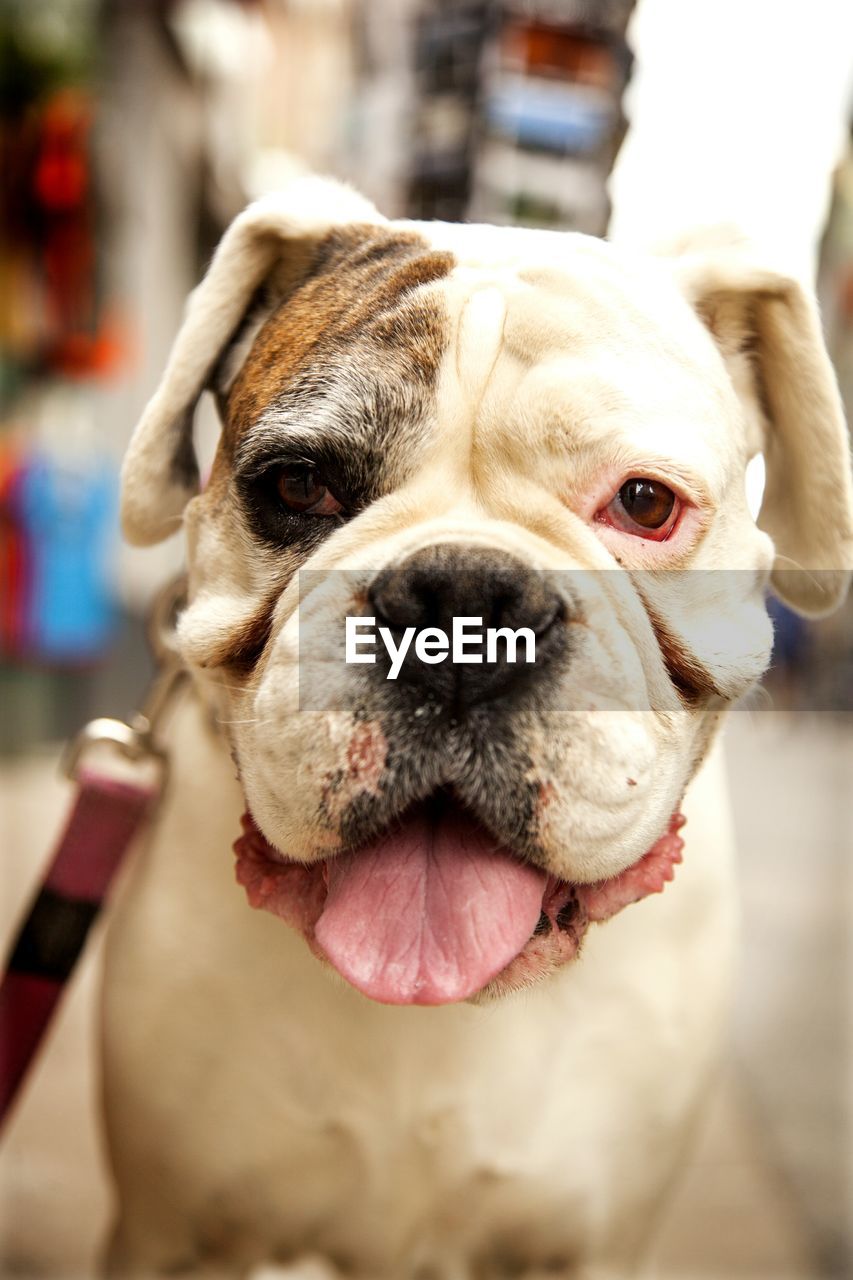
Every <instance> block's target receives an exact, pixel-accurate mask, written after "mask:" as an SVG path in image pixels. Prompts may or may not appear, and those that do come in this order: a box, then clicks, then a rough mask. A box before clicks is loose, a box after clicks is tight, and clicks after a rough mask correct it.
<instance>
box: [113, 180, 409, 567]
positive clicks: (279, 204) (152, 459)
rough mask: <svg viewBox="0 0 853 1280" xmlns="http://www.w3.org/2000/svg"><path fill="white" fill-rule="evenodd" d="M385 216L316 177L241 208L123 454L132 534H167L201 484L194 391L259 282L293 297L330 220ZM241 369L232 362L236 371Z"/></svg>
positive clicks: (137, 539) (140, 537)
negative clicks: (195, 443) (194, 429)
mask: <svg viewBox="0 0 853 1280" xmlns="http://www.w3.org/2000/svg"><path fill="white" fill-rule="evenodd" d="M384 221H385V219H384V218H382V217H381V215H380V214H379V213H377V211H376V209H375V208H374V207H373V205H372V204H370V202H369V201H368V200H365V199H364V198H363V197H362V196H359V195H358V194H357V193H356V192H355V191H353V190H352V189H351V188H349V187H346V186H344V185H342V184H341V183H338V182H336V181H334V180H333V179H329V178H317V177H306V178H299V179H296V180H295V181H294V182H293V183H292V184H291V185H290V186H288V187H287V188H286V189H285V191H284V192H282V193H281V194H277V195H272V196H266V197H264V198H263V199H261V200H258V201H257V202H256V203H254V204H251V205H249V206H248V208H246V209H244V211H243V212H242V213H241V214H240V215H239V216H238V217H237V218H235V220H234V222H232V224H231V226H230V227H229V228H228V230H227V231H226V232H225V235H224V236H223V237H222V240H221V241H220V244H219V247H218V248H217V250H216V253H215V254H214V256H213V260H212V262H211V264H210V267H209V269H208V271H207V274H206V276H205V277H204V279H203V280H202V282H201V284H199V285H198V287H197V288H196V289H195V290H194V291H193V293H192V294H191V295H190V297H189V300H188V303H187V307H186V312H185V315H184V321H183V324H182V326H181V329H180V331H179V333H178V336H177V338H176V339H175V342H174V345H173V347H172V351H171V354H170V356H169V361H168V364H167V366H166V371H165V373H164V374H163V378H162V380H161V382H160V385H159V386H158V388H157V390H156V391H155V393H154V395H153V396H152V398H151V400H150V401H149V403H148V405H147V407H146V409H145V412H144V413H143V415H142V418H141V419H140V421H139V424H138V426H137V427H136V430H135V431H134V434H133V436H132V438H131V441H130V445H129V446H128V450H127V453H126V455H125V459H124V465H123V467H122V504H121V515H122V526H123V529H124V533H125V536H126V537H127V539H128V541H129V542H132V543H135V544H137V545H139V546H145V545H148V544H150V543H153V542H159V541H161V540H162V539H163V538H165V537H168V535H169V534H171V533H173V532H174V531H175V529H176V528H177V527H178V525H179V524H180V520H181V513H182V512H183V509H184V507H185V506H186V503H187V502H188V501H189V499H190V498H191V497H192V496H193V494H194V493H196V492H197V491H198V481H199V476H198V464H197V462H196V458H195V453H194V450H193V440H192V423H193V414H194V410H195V405H196V401H197V400H198V398H199V396H200V395H201V393H202V391H203V390H204V389H205V387H206V386H208V385H209V383H210V380H211V378H212V377H213V376H214V374H215V373H216V371H217V370H218V369H219V368H220V367H221V364H222V357H223V353H225V352H226V351H227V350H228V349H229V347H230V345H231V344H232V343H233V341H234V339H235V337H237V336H238V335H239V334H240V332H241V329H242V328H243V327H244V320H245V318H246V315H247V312H251V311H252V310H253V303H254V302H256V301H257V299H258V296H259V291H261V290H263V291H264V293H265V294H266V295H268V296H269V297H270V298H271V299H274V300H275V301H276V302H277V301H279V300H281V299H282V298H285V297H287V295H288V293H290V292H292V291H293V289H294V288H296V286H297V285H298V284H299V283H300V281H301V280H303V279H304V278H305V276H306V275H307V274H308V273H309V271H310V269H311V263H312V259H313V254H314V249H315V247H316V245H317V242H318V241H319V240H320V239H321V238H322V237H323V236H325V235H326V234H327V233H328V232H329V231H331V230H332V229H333V228H334V227H337V226H341V225H345V224H348V223H370V224H376V223H381V222H384ZM243 354H244V355H245V354H247V350H246V349H244V351H243ZM227 363H231V364H233V361H231V360H229V361H228V362H227ZM235 373H236V369H234V368H231V369H230V375H231V376H232V377H233V376H234V374H235Z"/></svg>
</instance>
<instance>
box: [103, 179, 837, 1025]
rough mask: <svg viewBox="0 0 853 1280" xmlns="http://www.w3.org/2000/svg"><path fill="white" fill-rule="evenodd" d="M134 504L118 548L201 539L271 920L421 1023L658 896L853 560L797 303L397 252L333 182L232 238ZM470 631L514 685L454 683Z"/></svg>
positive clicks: (818, 363)
mask: <svg viewBox="0 0 853 1280" xmlns="http://www.w3.org/2000/svg"><path fill="white" fill-rule="evenodd" d="M204 388H208V389H210V390H211V391H212V392H213V394H214V396H215V397H216V401H217V405H218V408H219V412H220V417H221V420H222V435H221V439H220V442H219V446H218V451H217V454H216V458H215V461H214V465H213V469H212V473H211V476H210V479H209V482H208V483H207V485H206V487H205V488H204V490H203V492H201V493H198V492H196V490H197V485H198V472H197V467H196V464H195V460H194V455H193V450H192V433H191V423H192V414H193V409H194V405H195V402H196V400H197V398H198V396H199V395H200V394H201V392H202V390H203V389H204ZM759 452H763V454H764V457H765V460H766V470H767V483H766V490H765V497H764V503H763V507H762V512H761V515H760V518H759V521H758V523H757V524H756V523H755V522H754V521H753V519H752V518H751V516H750V513H749V510H748V507H747V501H746V493H745V484H744V475H745V470H746V466H747V464H748V462H749V461H750V459H751V458H752V457H753V456H754V455H755V454H757V453H759ZM123 502H124V507H123V514H124V522H125V528H126V531H127V534H128V536H129V537H130V539H131V540H132V541H136V542H151V541H155V540H157V539H158V538H160V537H162V536H164V535H165V534H167V533H169V532H171V531H172V529H173V528H174V527H176V525H177V524H178V523H180V522H181V521H182V520H183V522H184V524H185V527H186V531H187V536H188V546H189V582H190V590H189V604H188V607H187V609H186V611H185V613H184V614H183V617H182V619H181V622H180V627H179V635H180V642H181V646H182V651H183V654H184V657H185V659H186V661H187V662H188V664H189V665H190V667H191V668H192V670H193V671H194V672H195V674H196V675H197V677H198V679H199V681H200V682H201V683H202V684H203V686H204V688H205V690H206V692H207V695H208V696H209V697H210V698H211V699H212V700H213V701H214V703H215V705H216V706H217V708H218V711H219V716H220V719H221V721H222V723H223V726H224V731H225V732H226V733H227V735H228V737H229V739H230V742H231V745H232V748H233V751H234V755H235V759H236V761H237V765H238V768H239V771H240V776H241V780H242V783H243V787H244V790H245V795H246V799H247V804H248V808H249V810H250V814H251V816H247V817H246V819H244V835H243V837H242V839H241V840H240V841H239V842H238V845H237V849H238V854H239V861H238V875H239V877H240V878H241V880H242V881H243V883H244V884H245V886H246V888H247V891H248V893H249V897H250V901H252V902H253V903H254V904H255V905H263V906H266V907H267V908H268V909H270V910H272V911H274V912H276V913H278V914H279V915H281V916H283V917H285V918H286V919H287V920H289V921H290V923H292V924H294V925H296V926H297V927H299V928H300V929H301V930H302V932H303V933H304V934H305V936H306V938H307V940H308V942H309V944H310V945H311V946H312V947H313V948H314V949H315V950H316V951H317V953H318V954H320V955H322V956H323V957H325V958H326V959H327V960H330V961H331V962H332V963H333V965H334V966H335V967H336V968H337V969H338V970H339V971H340V972H341V973H343V974H344V976H345V977H347V978H348V979H349V980H350V981H351V982H352V983H354V984H355V985H356V986H358V987H360V988H361V989H362V990H363V991H365V992H367V993H368V994H369V995H372V996H374V997H375V998H378V999H381V1000H386V1001H390V1002H400V1003H404V1002H416V1003H440V1002H443V1001H446V1000H454V999H462V998H468V997H472V996H476V995H477V994H478V993H480V992H482V991H483V990H488V991H490V992H496V991H500V990H504V989H507V988H512V987H515V986H518V985H520V984H522V983H523V982H525V981H527V980H529V979H531V978H534V977H537V976H540V975H542V974H543V973H546V972H548V971H549V970H552V969H553V968H555V967H556V966H558V965H560V964H562V963H564V962H565V961H566V960H568V959H570V958H571V957H572V956H574V955H575V954H576V952H577V948H578V945H579V943H580V940H581V938H582V936H583V933H584V931H585V929H586V928H587V926H588V925H589V924H590V923H591V922H594V921H601V920H604V919H606V918H607V917H608V916H609V915H612V914H613V912H614V911H616V910H619V909H620V908H621V907H622V906H624V905H626V904H627V903H630V902H632V901H636V900H637V899H638V898H641V897H643V896H645V894H647V893H648V892H651V891H653V890H656V889H660V888H662V887H663V884H664V882H665V880H666V879H668V878H670V877H671V875H672V872H673V864H674V863H675V862H676V861H678V859H679V858H680V845H681V842H680V838H679V837H678V834H677V828H678V818H677V813H678V808H679V805H680V802H681V798H682V796H683V793H684V790H685V788H686V786H687V784H688V783H689V781H690V779H691V777H692V776H693V774H694V773H695V771H696V769H697V767H698V765H699V763H700V761H701V759H702V757H703V755H704V753H705V751H706V750H707V746H708V743H709V740H710V738H711V735H712V733H713V730H714V727H715V725H716V723H717V721H718V720H719V717H720V713H721V712H722V711H723V710H724V709H725V708H726V706H727V705H729V704H730V703H731V702H732V701H733V700H735V699H736V698H738V697H739V696H740V695H741V694H743V692H744V691H745V690H746V689H747V688H748V687H749V686H750V685H751V684H752V683H753V682H754V681H755V680H756V679H757V678H758V676H759V675H760V674H761V672H762V671H763V670H764V668H765V666H766V664H767V661H768V658H769V653H770V647H771V630H770V625H769V622H768V619H767V615H766V610H765V605H764V596H765V591H766V589H767V586H768V583H769V584H770V585H771V586H772V589H774V590H775V591H776V592H777V594H779V595H780V596H781V597H782V598H783V599H784V600H786V601H787V602H788V603H789V604H790V605H792V606H793V607H794V608H796V609H798V610H800V611H801V612H804V613H817V612H822V611H827V610H829V609H831V608H832V607H834V606H835V605H836V604H837V603H838V601H839V600H840V599H841V597H842V595H843V592H844V590H845V589H846V581H847V571H848V570H849V568H850V566H851V563H853V502H851V483H850V467H849V458H848V452H847V437H846V432H845V429H844V423H843V417H842V412H841V408H840V403H839V399H838V394H837V390H836V387H835V383H834V380H833V376H832V372H831V370H830V367H829V364H828V361H827V358H826V355H825V353H824V350H823V345H822V341H821V337H820V331H819V326H818V321H817V318H816V313H815V309H814V307H813V305H812V303H811V302H810V301H809V299H808V298H807V296H806V295H805V294H804V292H803V291H802V290H801V289H800V288H799V286H798V285H796V284H795V283H794V282H793V281H791V280H789V279H786V278H784V277H783V276H781V275H779V274H778V273H775V272H773V271H772V270H769V269H765V268H763V267H761V266H759V265H757V264H756V263H755V262H754V260H753V259H752V258H751V256H750V254H749V252H748V251H747V250H746V249H745V248H742V247H738V246H731V245H723V246H719V247H714V246H710V247H707V248H704V249H701V250H700V249H694V250H692V251H690V250H688V251H686V252H683V253H681V254H679V255H677V256H675V257H671V258H661V259H641V258H636V257H631V256H630V255H627V254H625V253H621V252H619V251H618V250H617V249H615V248H614V247H612V246H610V245H607V244H605V243H603V242H600V241H597V240H594V239H590V238H588V237H584V236H579V235H571V234H560V233H553V232H533V231H527V230H519V229H507V228H492V227H476V226H451V225H446V224H441V223H436V224H417V223H402V222H396V223H389V222H387V221H385V220H384V219H383V218H381V217H380V215H379V214H377V213H376V211H375V210H374V209H373V208H372V206H370V205H369V204H367V203H366V202H365V201H364V200H362V199H361V198H360V197H358V196H357V195H355V193H353V192H351V191H349V190H348V189H346V188H343V187H339V186H337V185H336V184H333V183H330V182H326V181H323V180H319V179H312V180H303V181H302V182H299V183H296V184H294V186H293V187H292V188H291V189H289V190H288V192H286V193H285V194H284V195H282V196H281V197H277V198H275V199H269V200H266V201H262V202H260V203H258V204H256V205H253V206H251V207H250V208H248V209H247V210H246V211H245V212H244V213H243V214H242V215H241V216H240V217H239V218H238V219H237V220H236V221H235V223H234V224H233V225H232V226H231V228H230V229H229V231H228V232H227V233H226V235H225V237H224V239H223V241H222V243H221V245H220V247H219V249H218V251H217V253H216V255H215V257H214V260H213V263H212V265H211V267H210V270H209V272H208V274H207V276H206V278H205V280H204V281H203V282H202V284H201V285H200V286H199V287H198V289H197V290H196V292H195V293H194V294H193V296H192V298H191V300H190V303H189V306H188V311H187V315H186V319H185V323H184V325H183V328H182V330H181V332H180V334H179V336H178V338H177V341H176V343H175V347H174V350H173V353H172V356H171V359H170V362H169V366H168V368H167V370H166V374H165V376H164V379H163V381H162V383H161V386H160V388H159V389H158V391H157V393H156V395H155V396H154V398H153V400H152V401H151V403H150V405H149V406H148V409H147V410H146V413H145V415H144V417H143V419H142V421H141V423H140V425H139V427H138V429H137V432H136V434H135V436H134V438H133V441H132V443H131V446H130V450H129V453H128V455H127V459H126V462H125V469H124V500H123ZM347 618H362V619H364V618H370V619H372V620H373V624H372V625H373V626H374V627H375V628H381V632H380V634H382V635H383V636H384V637H385V639H386V641H387V646H386V647H387V652H386V651H385V650H383V649H382V648H381V646H378V645H377V646H376V647H374V648H373V649H372V650H370V649H369V643H370V638H371V636H370V634H368V633H367V631H366V630H364V631H363V632H362V639H363V640H364V644H363V645H362V646H360V647H359V653H360V654H362V655H364V654H366V656H367V660H366V661H365V660H363V659H362V660H361V661H351V662H346V661H345V660H344V659H345V655H346V649H345V633H346V619H347ZM465 618H468V619H470V618H478V619H482V620H483V625H484V626H491V628H492V632H493V633H494V634H495V635H496V636H497V637H498V640H499V641H500V644H501V645H503V648H502V649H500V654H501V656H500V657H499V656H497V654H498V641H495V648H494V649H493V651H492V660H491V661H486V660H484V661H480V662H476V661H474V662H468V663H465V662H455V663H454V662H453V661H452V660H450V659H449V658H448V659H447V660H446V661H440V660H439V658H438V656H437V654H438V653H442V652H444V651H443V650H442V642H441V635H442V633H443V632H446V633H448V634H449V633H450V632H451V631H452V629H453V626H454V625H455V623H454V620H457V621H458V620H459V619H465ZM360 625H361V626H362V627H363V628H365V629H366V628H367V627H368V626H369V625H370V624H367V623H363V624H360ZM462 625H463V626H470V624H464V623H463V624H462ZM508 633H517V634H515V635H514V639H512V640H511V637H510V636H509V634H508ZM406 636H408V639H409V648H408V649H406V650H405V654H404V655H403V650H404V641H405V638H406ZM365 637H366V638H365ZM530 637H532V638H533V644H534V648H535V660H534V661H533V662H532V663H526V662H521V661H518V660H517V661H515V662H512V661H510V651H509V650H510V642H511V643H513V644H515V645H516V646H517V645H518V644H521V643H522V642H524V643H527V642H528V640H529V638H530ZM374 638H375V637H374ZM475 647H476V646H475ZM468 652H469V653H470V652H471V650H470V648H469V650H468ZM389 653H390V655H391V656H390V657H389ZM395 653H396V655H397V657H396V658H394V657H393V655H394V654H395ZM401 655H403V656H401ZM518 656H519V655H518V654H516V657H517V658H518ZM371 657H372V658H374V659H375V661H371V660H370V658H371ZM392 676H393V678H389V677H392Z"/></svg>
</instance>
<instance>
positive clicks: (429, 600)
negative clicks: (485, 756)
mask: <svg viewBox="0 0 853 1280" xmlns="http://www.w3.org/2000/svg"><path fill="white" fill-rule="evenodd" d="M368 597H369V600H370V605H371V609H372V611H373V613H374V614H375V617H376V625H377V626H378V627H383V626H384V627H387V628H389V630H390V631H391V632H392V634H393V635H394V638H395V643H399V639H400V637H401V636H402V634H403V632H404V631H405V629H406V628H407V627H414V628H416V631H417V632H419V631H421V630H423V629H424V628H425V627H435V628H438V629H439V630H440V631H441V632H443V633H444V634H445V635H446V636H447V637H448V639H450V640H452V636H453V623H454V619H458V618H479V619H481V623H482V625H481V627H479V628H478V627H477V626H476V625H473V624H471V625H469V627H468V636H469V638H468V639H467V640H466V642H465V647H466V652H468V653H474V654H476V653H479V654H480V655H481V657H482V661H481V662H479V663H477V662H470V663H460V662H453V660H452V658H453V654H452V652H448V654H447V657H446V658H445V659H444V661H442V662H434V663H427V662H424V661H422V660H421V659H420V658H419V657H418V655H417V653H416V652H415V645H414V644H413V643H412V644H410V646H409V649H408V651H407V653H406V658H405V660H404V662H403V664H402V666H401V668H400V671H399V675H398V677H397V678H398V680H401V681H403V682H404V683H406V684H408V685H413V686H418V687H420V688H421V689H423V690H424V691H429V692H430V693H432V694H433V695H434V696H439V697H440V698H441V699H442V700H443V701H446V702H448V703H457V704H463V705H466V704H467V705H470V704H473V703H476V702H483V701H486V700H487V699H489V698H494V697H495V696H496V695H498V694H500V693H503V692H505V691H508V690H509V688H510V686H513V687H516V686H520V685H521V684H524V683H527V682H529V681H530V680H531V678H532V677H534V676H535V675H536V673H537V672H541V671H542V670H544V669H545V667H546V666H548V665H550V663H551V662H552V661H553V658H554V656H555V655H556V653H557V652H559V651H560V650H561V648H562V647H563V643H564V640H565V628H564V627H562V626H560V625H558V624H559V623H560V622H562V621H563V619H564V618H565V605H564V601H563V599H562V597H561V596H559V595H558V594H557V592H556V591H555V590H554V589H553V587H552V586H551V585H549V583H548V581H547V579H546V578H545V576H544V575H543V574H542V573H540V572H539V571H538V570H536V569H531V568H528V567H527V566H526V565H524V564H522V563H521V561H520V560H517V559H516V558H515V557H514V556H512V555H510V554H509V553H508V552H505V551H496V550H491V549H489V548H486V547H470V546H465V545H463V544H459V543H443V544H439V545H437V546H433V547H425V548H424V549H423V550H421V551H417V552H415V554H414V555H411V556H409V557H408V558H407V559H406V560H404V561H402V562H401V563H400V564H398V565H395V566H394V567H393V568H389V569H383V570H382V571H381V572H380V573H378V574H377V575H376V577H375V578H374V579H373V582H372V584H371V586H370V588H369V591H368ZM501 628H506V629H508V630H509V631H511V632H517V631H519V629H520V628H526V629H527V630H528V631H530V632H532V633H533V637H534V644H533V646H532V647H533V650H534V653H533V660H532V661H529V660H528V659H529V656H530V648H529V647H528V643H527V640H526V639H525V637H524V635H523V633H521V634H520V635H519V638H518V640H517V641H516V642H515V643H514V644H508V643H507V642H506V638H505V637H501V636H498V637H497V638H496V640H495V643H494V649H493V652H492V655H491V656H492V660H491V661H487V656H488V652H487V646H486V644H485V636H486V632H487V630H488V629H493V630H495V631H497V630H498V629H501ZM478 633H482V638H483V643H480V641H479V639H478ZM377 652H382V646H380V647H379V649H378V650H377ZM511 654H514V659H515V660H514V661H511V660H510V655H511Z"/></svg>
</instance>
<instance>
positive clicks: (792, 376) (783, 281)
mask: <svg viewBox="0 0 853 1280" xmlns="http://www.w3.org/2000/svg"><path fill="white" fill-rule="evenodd" d="M715 240H716V243H715V242H714V241H715ZM675 265H676V273H677V276H678V279H679V282H680V284H681V287H682V289H683V291H684V292H685V294H686V296H687V298H688V299H689V301H690V302H691V303H692V304H693V306H694V308H695V309H696V311H697V312H698V314H699V316H700V317H701V319H702V320H703V321H704V323H705V325H706V326H707V328H708V329H709V331H710V332H711V334H712V336H713V337H714V339H715V341H716V343H717V345H718V347H719V349H720V352H721V354H722V356H723V359H724V361H725V362H726V365H727V367H728V370H729V373H730V375H731V377H732V381H733V383H734V385H735V389H736V390H737V392H738V394H739V396H740V398H741V401H742V403H743V404H744V408H745V411H746V413H747V421H748V423H749V424H750V427H751V433H752V444H753V448H754V451H755V452H763V454H764V460H765V469H766V485H765V490H764V499H763V502H762V506H761V511H760V513H759V517H758V524H759V527H760V528H761V529H763V530H764V531H765V532H766V533H767V534H769V535H770V537H771V538H772V539H773V542H774V544H775V547H776V560H775V563H774V566H773V572H772V576H771V584H772V586H773V589H774V591H775V593H776V594H777V595H778V596H779V598H780V599H781V600H783V601H784V602H785V603H786V604H788V605H790V606H791V608H793V609H795V610H796V611H797V612H798V613H802V614H805V615H807V616H813V617H817V616H820V615H821V614H824V613H828V612H830V611H831V610H832V609H834V608H836V607H837V606H838V605H839V604H841V602H842V601H843V599H844V596H845V593H846V590H847V587H848V585H849V580H850V574H851V569H853V485H851V468H850V445H849V439H848V434H847V428H846V425H845V421H844V410H843V408H842V405H841V398H840V396H839V393H838V386H837V383H836V381H835V375H834V373H833V370H832V366H831V364H830V362H829V357H828V356H827V354H826V349H825V347H824V343H823V337H822V334H821V327H820V320H819V317H818V313H817V307H816V305H815V303H814V300H813V298H812V297H811V296H810V294H809V293H808V292H807V291H806V290H805V289H804V288H803V287H802V286H801V285H800V284H799V283H798V282H797V281H796V280H795V279H793V278H791V277H790V276H787V275H785V274H784V273H781V272H779V271H776V270H774V269H772V268H770V267H767V266H764V265H762V264H761V263H760V262H759V261H758V259H757V258H756V256H755V254H754V252H753V250H752V249H751V247H750V246H749V245H748V243H747V242H746V241H744V240H740V241H738V240H737V239H735V238H734V237H732V236H731V233H727V232H726V231H725V230H723V231H720V232H717V233H716V236H714V234H713V233H711V234H710V235H709V236H708V238H707V239H706V240H705V242H704V243H699V244H697V243H695V242H694V243H693V244H692V245H690V246H689V247H687V248H686V250H685V248H684V247H682V251H681V253H680V255H679V257H678V258H677V260H676V264H675Z"/></svg>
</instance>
